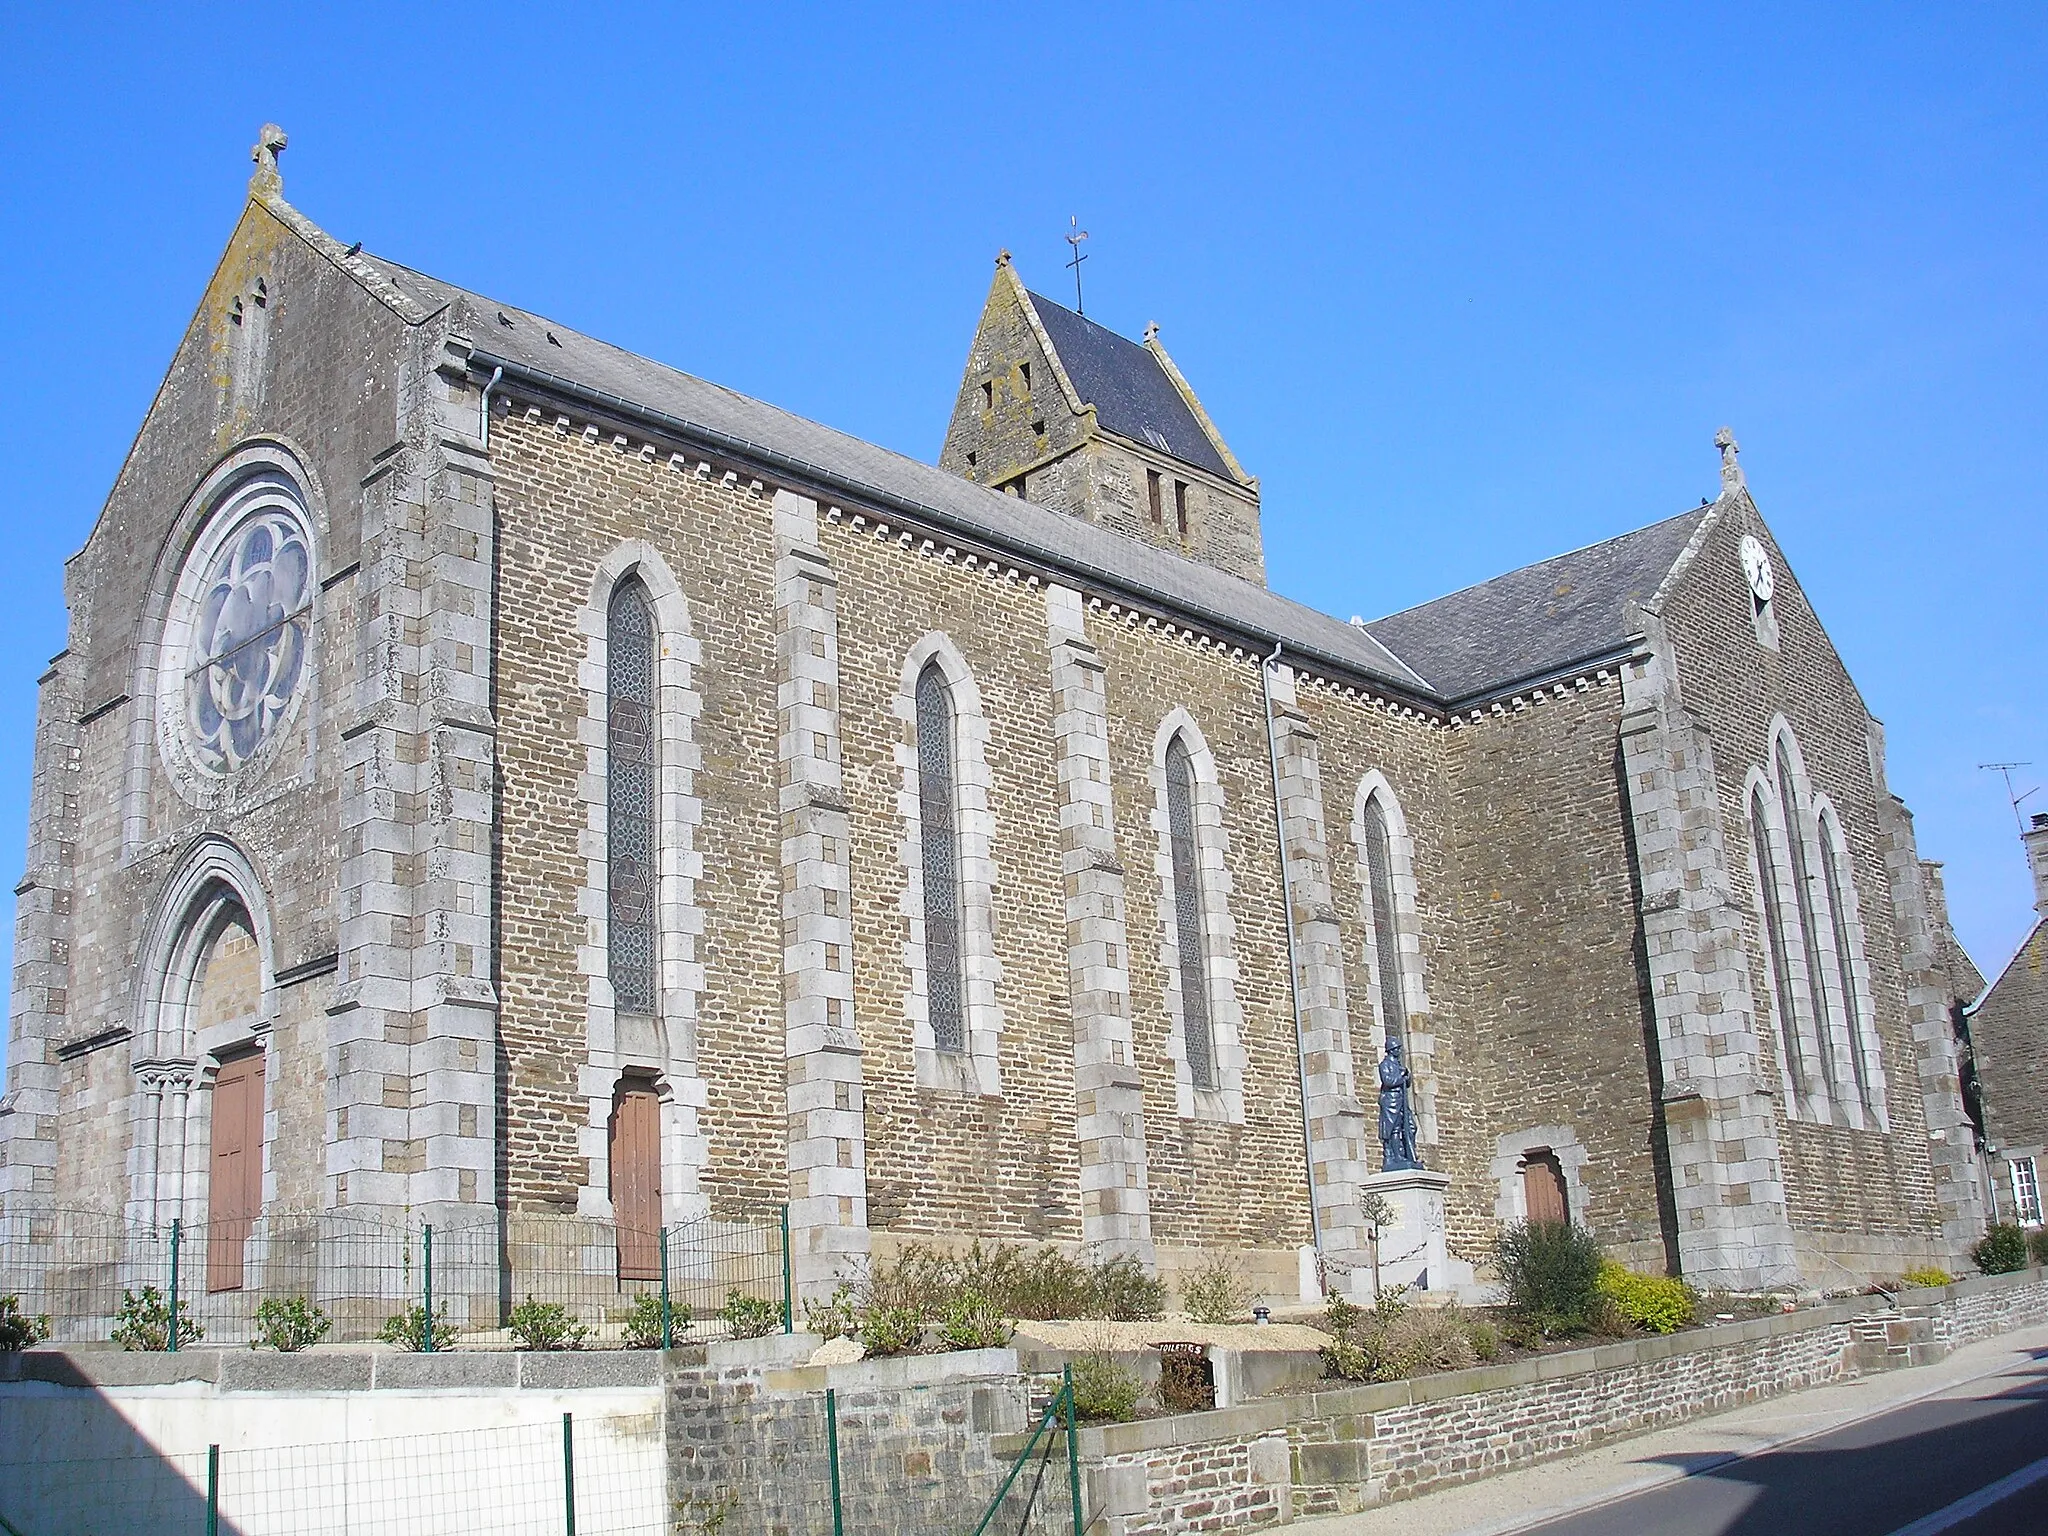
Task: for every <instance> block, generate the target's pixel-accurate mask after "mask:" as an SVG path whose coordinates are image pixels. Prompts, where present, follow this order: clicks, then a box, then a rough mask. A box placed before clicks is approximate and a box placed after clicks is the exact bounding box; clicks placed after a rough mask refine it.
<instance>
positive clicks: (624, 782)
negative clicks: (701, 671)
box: [605, 579, 659, 1014]
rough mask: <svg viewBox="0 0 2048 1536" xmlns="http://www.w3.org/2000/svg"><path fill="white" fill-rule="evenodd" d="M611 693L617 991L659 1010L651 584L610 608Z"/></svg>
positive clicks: (612, 928) (641, 1008) (636, 587)
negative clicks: (656, 957)
mask: <svg viewBox="0 0 2048 1536" xmlns="http://www.w3.org/2000/svg"><path fill="white" fill-rule="evenodd" d="M607 618H608V629H609V634H608V645H609V653H608V654H609V657H610V679H609V686H610V695H609V698H608V700H607V712H606V723H605V765H606V773H607V778H608V781H609V782H608V789H609V797H608V801H607V806H608V811H607V821H606V826H607V838H606V852H607V857H608V859H609V870H608V879H607V885H606V922H607V929H606V932H607V936H608V939H609V944H610V964H611V981H612V995H613V998H614V1000H615V1002H616V1005H617V1007H618V1008H619V1009H620V1010H622V1011H623V1012H627V1013H647V1014H651V1013H653V1012H654V1011H655V1006H654V1005H655V985H654V974H655V965H654V961H655V933H654V930H655V922H654V918H655V889H656V879H655V817H654V792H655V777H656V769H657V766H658V759H659V753H658V751H657V748H656V735H655V719H654V698H655V692H654V612H653V608H652V606H651V604H650V603H649V602H648V599H647V589H646V588H645V587H644V586H643V585H642V584H641V583H640V582H639V581H638V580H637V579H631V580H627V581H624V582H621V583H620V584H619V586H618V589H617V590H616V591H615V592H614V593H613V594H612V599H611V605H610V608H609V611H608V615H607Z"/></svg>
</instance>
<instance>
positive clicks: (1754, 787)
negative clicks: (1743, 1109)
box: [1742, 767, 1832, 1121]
mask: <svg viewBox="0 0 2048 1536" xmlns="http://www.w3.org/2000/svg"><path fill="white" fill-rule="evenodd" d="M1742 804H1743V808H1744V811H1743V816H1744V829H1745V832H1746V833H1747V838H1746V840H1747V841H1748V843H1749V845H1750V850H1749V872H1750V900H1751V902H1752V903H1753V905H1754V907H1755V911H1756V926H1757V932H1758V934H1759V935H1760V936H1761V937H1762V940H1763V946H1764V956H1763V958H1764V975H1765V979H1766V980H1767V982H1768V983H1769V986H1768V991H1767V996H1768V997H1769V999H1770V1004H1771V1007H1770V1013H1771V1027H1772V1032H1773V1034H1774V1035H1775V1036H1776V1038H1777V1048H1778V1079H1779V1086H1780V1088H1781V1089H1782V1091H1783V1092H1784V1095H1785V1113H1786V1115H1787V1116H1788V1117H1790V1118H1794V1119H1800V1118H1804V1119H1809V1120H1820V1121H1827V1120H1829V1119H1830V1118H1832V1109H1831V1106H1830V1103H1829V1097H1828V1091H1827V1084H1826V1081H1825V1079H1824V1078H1823V1077H1822V1075H1821V1072H1820V1049H1821V1048H1820V1037H1819V1034H1818V1032H1817V1027H1816V1023H1815V1019H1816V1015H1815V1012H1814V1006H1813V992H1812V983H1811V980H1810V975H1809V971H1808V959H1807V955H1806V946H1805V944H1804V943H1803V942H1802V939H1801V935H1800V933H1799V907H1798V899H1799V897H1798V891H1797V889H1796V888H1795V886H1794V885H1793V880H1792V858H1791V853H1790V849H1789V846H1788V844H1787V842H1786V830H1785V816H1784V809H1783V807H1782V806H1781V805H1780V803H1779V800H1778V791H1777V787H1776V782H1775V777H1774V776H1773V775H1771V774H1768V773H1766V772H1765V771H1764V770H1763V769H1762V768H1760V767H1752V768H1750V770H1749V772H1748V773H1747V774H1746V775H1744V778H1743V784H1742ZM1758 818H1761V820H1762V822H1763V829H1764V837H1765V839H1766V840H1767V841H1768V843H1769V846H1768V847H1767V848H1762V847H1758V846H1757V839H1756V836H1755V833H1754V831H1753V830H1752V828H1753V825H1754V822H1755V821H1756V820H1757V819H1758ZM1767 879H1768V880H1770V881H1771V891H1772V896H1773V900H1774V902H1775V906H1776V910H1777V913H1778V922H1777V924H1775V925H1774V924H1773V923H1772V921H1771V912H1772V907H1773V901H1766V899H1765V891H1764V882H1765V881H1766V880H1767ZM1788 987H1789V989H1790V995H1789V996H1787V995H1786V993H1787V988H1788Z"/></svg>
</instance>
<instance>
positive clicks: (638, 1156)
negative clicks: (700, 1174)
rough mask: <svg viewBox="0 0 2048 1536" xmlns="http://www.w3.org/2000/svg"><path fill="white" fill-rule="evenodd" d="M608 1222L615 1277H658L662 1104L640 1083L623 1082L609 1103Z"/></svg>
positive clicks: (639, 1080)
mask: <svg viewBox="0 0 2048 1536" xmlns="http://www.w3.org/2000/svg"><path fill="white" fill-rule="evenodd" d="M611 1196H612V1219H613V1221H614V1222H615V1223H616V1225H617V1230H618V1249H619V1278H620V1279H621V1280H659V1279H660V1278H661V1247H660V1245H661V1235H660V1234H661V1099H660V1098H659V1096H657V1095H656V1093H655V1091H654V1084H652V1083H651V1082H648V1081H647V1080H646V1079H645V1078H631V1077H629V1078H627V1079H625V1080H624V1081H623V1082H621V1083H620V1084H619V1089H618V1092H617V1094H616V1095H614V1097H613V1099H612V1123H611Z"/></svg>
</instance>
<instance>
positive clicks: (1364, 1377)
mask: <svg viewBox="0 0 2048 1536" xmlns="http://www.w3.org/2000/svg"><path fill="white" fill-rule="evenodd" d="M1491 1331H1492V1330H1491V1329H1488V1332H1489V1333H1491ZM1322 1354H1323V1372H1324V1374H1325V1375H1329V1376H1341V1377H1343V1378H1345V1379H1346V1380H1348V1381H1399V1380H1401V1379H1403V1378H1404V1377H1408V1376H1422V1375H1426V1374H1427V1373H1429V1372H1431V1371H1458V1370H1463V1369H1464V1368H1465V1367H1466V1366H1469V1365H1472V1364H1473V1363H1475V1362H1476V1361H1477V1359H1478V1358H1479V1356H1478V1350H1477V1346H1476V1345H1475V1344H1474V1342H1473V1335H1472V1329H1471V1327H1470V1326H1469V1325H1468V1323H1467V1320H1466V1318H1465V1315H1464V1313H1463V1312H1462V1311H1460V1309H1459V1308H1458V1307H1456V1306H1455V1305H1453V1306H1448V1307H1425V1308H1416V1309H1413V1310H1411V1309H1409V1308H1407V1307H1404V1306H1401V1305H1400V1304H1399V1303H1398V1301H1397V1302H1396V1303H1395V1305H1394V1306H1393V1307H1391V1308H1389V1309H1387V1310H1385V1311H1384V1312H1382V1311H1375V1312H1374V1313H1373V1314H1372V1315H1371V1317H1370V1318H1369V1319H1368V1320H1366V1321H1363V1322H1361V1323H1360V1324H1359V1325H1358V1327H1357V1328H1356V1329H1355V1330H1353V1332H1352V1334H1351V1335H1350V1336H1349V1337H1346V1338H1337V1339H1332V1340H1331V1341H1330V1342H1329V1343H1328V1344H1325V1345H1324V1346H1323V1350H1322Z"/></svg>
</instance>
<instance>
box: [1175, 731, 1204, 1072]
mask: <svg viewBox="0 0 2048 1536" xmlns="http://www.w3.org/2000/svg"><path fill="white" fill-rule="evenodd" d="M1166 820H1167V837H1168V842H1169V845H1170V847H1171V850H1172V862H1173V906H1174V913H1173V916H1174V932H1175V937H1176V940H1177V946H1176V947H1177V949H1178V951H1179V959H1180V996H1181V1025H1182V1030H1183V1032H1184V1034H1185V1035H1186V1046H1187V1057H1188V1072H1189V1075H1190V1076H1191V1077H1192V1078H1193V1079H1194V1085H1195V1087H1197V1088H1202V1089H1213V1088H1214V1087H1215V1086H1216V1045H1215V1031H1214V1030H1213V1029H1212V1027H1211V1025H1210V1021H1209V980H1208V971H1209V943H1208V938H1207V935H1206V934H1205V933H1204V931H1203V927H1202V876H1201V859H1200V853H1199V849H1198V848H1197V846H1196V842H1195V765H1194V760H1193V759H1192V758H1191V757H1190V756H1189V755H1188V748H1187V743H1186V741H1185V740H1183V739H1182V738H1181V737H1180V736H1178V735H1176V736H1175V737H1174V738H1173V740H1172V741H1170V742H1168V743H1167V747H1166Z"/></svg>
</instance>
